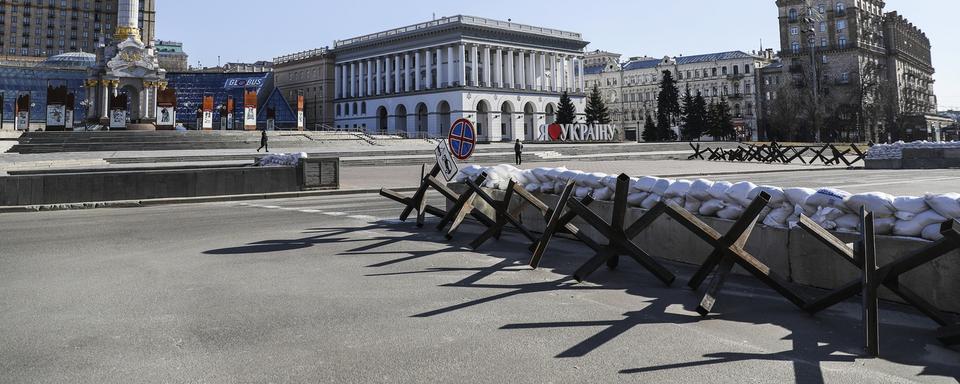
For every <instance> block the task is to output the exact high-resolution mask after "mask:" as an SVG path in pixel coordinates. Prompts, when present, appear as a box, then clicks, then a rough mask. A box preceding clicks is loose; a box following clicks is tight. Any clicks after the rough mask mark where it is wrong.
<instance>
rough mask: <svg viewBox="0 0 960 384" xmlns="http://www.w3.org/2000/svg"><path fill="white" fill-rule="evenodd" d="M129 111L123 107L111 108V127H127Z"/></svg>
mask: <svg viewBox="0 0 960 384" xmlns="http://www.w3.org/2000/svg"><path fill="white" fill-rule="evenodd" d="M126 127H127V111H125V110H122V109H113V110H110V128H126Z"/></svg>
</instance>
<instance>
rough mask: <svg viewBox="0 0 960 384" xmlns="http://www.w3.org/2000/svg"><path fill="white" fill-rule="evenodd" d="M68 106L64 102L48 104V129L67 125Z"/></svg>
mask: <svg viewBox="0 0 960 384" xmlns="http://www.w3.org/2000/svg"><path fill="white" fill-rule="evenodd" d="M66 122H67V106H66V105H63V104H56V105H48V106H47V130H50V129H51V128H54V127H59V128H63V127H66V126H67V123H66Z"/></svg>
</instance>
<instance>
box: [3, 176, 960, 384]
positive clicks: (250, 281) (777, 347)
mask: <svg viewBox="0 0 960 384" xmlns="http://www.w3.org/2000/svg"><path fill="white" fill-rule="evenodd" d="M430 201H431V202H433V203H439V202H441V201H442V200H440V198H439V196H433V195H431V197H430ZM398 211H399V208H398V206H397V205H396V204H395V203H393V202H390V201H388V200H386V199H383V198H381V197H379V196H378V195H376V194H372V193H369V194H357V195H346V196H324V197H313V198H304V199H287V200H258V201H253V202H223V203H206V204H194V205H173V206H161V207H150V208H128V209H97V210H89V211H57V212H39V213H18V214H4V215H3V216H2V217H0V221H2V224H3V228H4V231H5V233H4V237H3V248H2V249H3V252H2V253H0V309H2V311H0V324H3V325H4V326H3V327H0V356H3V358H2V359H0V372H4V375H3V376H4V377H3V380H2V381H3V382H10V383H59V382H72V383H102V382H125V383H132V382H171V383H172V382H178V383H179V382H208V383H235V382H251V383H265V382H330V383H396V382H451V383H452V382H488V383H503V382H511V383H544V382H556V383H580V382H625V381H628V382H659V383H691V382H717V383H742V382H745V381H746V382H763V383H783V382H801V383H816V382H831V383H870V382H931V383H941V382H942V383H949V382H955V381H956V377H958V376H960V365H958V360H957V356H958V353H957V352H955V351H952V350H949V349H946V348H944V347H942V346H941V345H940V344H939V343H938V342H937V341H936V339H935V338H933V336H932V331H933V329H934V324H933V323H932V322H930V321H928V320H926V318H925V317H923V316H922V315H919V314H918V313H916V312H914V311H912V310H910V309H906V308H904V307H901V306H898V305H892V304H890V305H887V304H885V306H884V311H883V315H882V316H883V328H884V329H883V335H884V339H883V340H882V349H883V351H884V358H882V359H862V358H859V357H858V355H859V353H860V348H861V344H862V342H861V337H860V328H859V326H858V323H859V316H860V315H859V305H858V303H856V302H849V303H846V304H843V305H841V306H839V307H837V308H836V309H832V310H829V311H826V312H824V313H822V314H819V315H817V316H808V315H805V314H803V313H800V312H799V311H798V310H797V309H796V308H795V307H793V306H792V305H791V304H789V303H788V302H787V301H785V300H783V299H782V298H779V297H778V296H776V294H775V293H774V292H772V291H770V290H768V289H766V288H764V287H762V286H761V285H760V284H758V283H757V282H756V281H755V280H752V279H749V278H745V277H742V276H738V277H735V278H734V279H733V284H732V286H731V287H730V288H728V289H727V290H725V291H724V300H723V302H722V303H721V304H720V305H719V306H718V312H719V313H718V314H716V315H711V316H710V317H709V318H707V319H700V318H699V316H698V315H697V314H696V313H695V312H693V307H694V306H695V305H696V303H697V301H698V299H699V296H697V295H696V294H695V293H694V292H692V291H690V290H688V289H686V288H683V284H684V282H685V281H686V279H687V278H688V277H689V276H690V274H691V273H692V267H691V266H688V265H680V264H668V268H669V269H670V270H671V271H673V272H674V273H676V274H678V276H679V278H678V281H677V283H675V284H674V287H673V288H664V286H663V285H662V284H661V283H659V282H658V281H657V280H656V279H654V278H652V276H651V275H649V274H648V273H647V272H645V271H643V270H641V269H640V268H639V267H637V266H636V265H635V264H634V263H631V262H630V260H626V261H625V262H623V263H621V266H622V268H621V269H618V270H617V271H606V270H604V269H601V270H600V271H598V273H597V274H595V275H594V276H592V277H591V279H590V281H591V282H590V283H584V284H575V282H574V281H573V280H571V279H570V278H569V277H568V276H569V275H570V274H571V273H572V271H573V269H575V268H576V266H578V265H579V264H580V263H581V262H582V261H583V260H584V259H585V258H586V257H587V255H589V252H588V249H587V248H585V247H583V246H582V245H579V244H577V243H573V242H570V241H567V240H558V241H560V243H558V244H562V246H561V247H558V248H560V249H564V251H563V252H560V253H556V255H557V257H550V258H547V259H545V261H544V263H543V265H542V268H541V269H538V270H530V269H529V268H528V267H527V266H526V261H527V258H528V254H527V253H526V252H525V251H523V247H522V246H520V243H519V240H520V238H519V237H518V236H517V235H515V234H507V236H505V237H504V239H503V240H502V241H500V242H496V243H490V244H488V245H485V246H484V247H483V248H481V249H480V251H478V252H470V251H467V249H466V248H463V246H464V245H465V243H466V242H467V241H469V239H470V238H472V237H473V235H471V233H472V234H475V233H477V231H478V228H477V227H475V226H472V225H468V226H467V227H466V232H463V233H461V234H459V235H458V236H457V237H456V238H454V240H453V241H452V242H447V241H445V240H444V239H443V237H442V236H441V235H440V234H439V233H437V232H435V231H434V230H433V229H432V228H431V225H430V224H431V223H432V222H428V225H427V227H426V228H424V229H418V228H416V227H415V226H414V225H413V224H411V223H399V222H397V221H396V220H395V218H396V215H397V214H398ZM761 373H762V374H761Z"/></svg>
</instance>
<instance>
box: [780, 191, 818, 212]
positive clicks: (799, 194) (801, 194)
mask: <svg viewBox="0 0 960 384" xmlns="http://www.w3.org/2000/svg"><path fill="white" fill-rule="evenodd" d="M816 193H817V191H816V190H815V189H812V188H786V189H784V190H783V194H784V195H785V196H786V197H787V200H788V201H790V204H793V205H798V204H800V205H803V204H806V203H807V199H808V198H810V196H813V195H814V194H816ZM816 209H817V207H813V210H816Z"/></svg>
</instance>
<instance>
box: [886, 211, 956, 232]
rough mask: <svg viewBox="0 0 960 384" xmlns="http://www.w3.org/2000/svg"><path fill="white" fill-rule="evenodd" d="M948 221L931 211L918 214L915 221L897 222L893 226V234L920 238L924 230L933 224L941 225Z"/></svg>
mask: <svg viewBox="0 0 960 384" xmlns="http://www.w3.org/2000/svg"><path fill="white" fill-rule="evenodd" d="M944 221H947V218H945V217H943V216H940V215H939V214H938V213H937V212H936V211H934V210H932V209H931V210H929V211H926V212H923V213H919V214H917V217H914V218H913V220H897V223H896V224H894V226H893V234H894V235H897V236H910V237H919V236H920V235H921V234H922V233H923V229H924V228H926V227H927V226H928V225H931V224H940V223H942V222H944Z"/></svg>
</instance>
